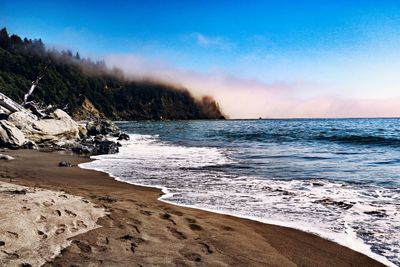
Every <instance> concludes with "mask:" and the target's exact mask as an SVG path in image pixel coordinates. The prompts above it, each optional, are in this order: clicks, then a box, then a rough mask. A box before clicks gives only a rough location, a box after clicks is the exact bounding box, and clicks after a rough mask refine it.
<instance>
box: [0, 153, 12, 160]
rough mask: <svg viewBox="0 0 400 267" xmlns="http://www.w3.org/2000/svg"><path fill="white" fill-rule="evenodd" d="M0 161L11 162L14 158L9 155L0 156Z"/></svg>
mask: <svg viewBox="0 0 400 267" xmlns="http://www.w3.org/2000/svg"><path fill="white" fill-rule="evenodd" d="M0 159H2V160H13V159H14V158H13V157H11V156H9V155H4V154H0Z"/></svg>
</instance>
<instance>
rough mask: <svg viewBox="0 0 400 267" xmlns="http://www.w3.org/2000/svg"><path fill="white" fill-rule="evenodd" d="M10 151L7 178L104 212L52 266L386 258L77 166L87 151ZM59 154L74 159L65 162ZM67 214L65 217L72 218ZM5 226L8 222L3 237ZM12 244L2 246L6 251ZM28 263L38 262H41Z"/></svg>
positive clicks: (338, 262) (343, 262)
mask: <svg viewBox="0 0 400 267" xmlns="http://www.w3.org/2000/svg"><path fill="white" fill-rule="evenodd" d="M5 154H8V155H11V156H12V157H14V158H15V160H11V161H2V162H1V164H0V182H3V184H2V185H9V184H8V183H9V182H10V179H11V183H13V184H17V185H20V186H27V187H29V188H28V189H27V190H28V191H29V190H31V188H39V190H44V191H43V192H47V193H48V194H51V192H59V194H61V193H62V194H65V195H67V196H68V197H69V198H73V197H72V196H76V197H78V198H79V199H84V200H86V201H88V203H89V204H91V203H93V205H92V206H91V209H89V210H90V211H91V212H94V210H96V209H98V210H99V211H97V213H96V214H100V213H99V212H100V211H102V212H105V213H104V214H102V215H104V216H102V217H100V215H96V216H98V217H99V218H98V219H97V217H96V216H94V217H93V218H94V219H96V220H97V226H96V225H95V224H92V225H91V228H90V229H88V231H86V232H82V233H80V232H78V233H79V234H78V235H71V236H68V237H66V238H68V246H67V247H65V248H63V249H62V250H61V252H60V254H59V255H58V256H56V257H55V258H53V259H47V261H46V263H45V266H383V265H382V264H380V263H378V262H376V261H375V260H373V259H370V258H369V257H367V256H365V255H362V254H360V253H358V252H355V251H353V250H351V249H349V248H346V247H343V246H340V245H338V244H336V243H333V242H331V241H328V240H324V239H322V238H320V237H318V236H315V235H312V234H309V233H305V232H301V231H298V230H294V229H290V228H285V227H280V226H274V225H267V224H263V223H259V222H255V221H251V220H246V219H241V218H236V217H232V216H227V215H221V214H216V213H211V212H207V211H202V210H196V209H190V208H185V207H179V206H174V205H170V204H167V203H163V202H161V201H158V200H157V199H158V197H160V195H161V194H162V193H161V191H160V190H158V189H154V188H147V187H140V186H134V185H130V184H126V183H122V182H119V181H115V180H114V179H113V178H111V177H109V176H108V175H107V174H105V173H101V172H97V171H91V170H84V169H81V168H79V167H77V165H78V164H79V163H82V162H86V161H89V160H90V159H88V158H84V157H78V156H73V155H68V154H61V153H44V152H37V151H32V150H16V151H6V153H5ZM60 161H68V162H71V163H72V164H73V165H74V166H73V167H58V163H59V162H60ZM4 183H7V184H4ZM19 190H20V189H19ZM46 190H51V191H46ZM49 201H51V200H50V199H49ZM88 203H86V204H88ZM70 204H71V202H69V203H68V205H70ZM65 205H67V204H65ZM72 208H74V209H75V210H76V209H77V210H78V211H79V210H82V209H80V208H79V207H77V206H75V207H74V205H72ZM75 210H74V211H73V212H74V213H75V214H76V213H77V212H75ZM32 212H35V209H32ZM88 212H89V211H88ZM38 215H39V214H36V213H35V214H34V215H32V218H36V217H37V216H38ZM78 216H81V215H80V214H78ZM82 216H83V217H84V215H82ZM57 219H59V218H57ZM18 220H19V219H18V218H17V216H16V217H15V221H18ZM65 220H66V221H65V222H63V224H66V225H67V224H68V223H71V222H69V221H67V219H65ZM69 220H70V219H69ZM87 222H88V223H90V222H91V220H88V221H87ZM36 224H37V223H36ZM36 224H35V223H32V225H36ZM54 224H60V222H59V221H57V222H54ZM28 230H31V231H36V229H28ZM4 231H5V230H4V225H3V224H2V225H1V226H0V237H1V238H3V236H4ZM17 234H18V237H16V238H17V239H18V238H19V236H20V235H19V233H17ZM30 241H32V240H29V238H28V240H25V241H24V242H26V243H27V244H28V243H29V242H30ZM16 242H17V241H16ZM32 242H33V241H32ZM60 242H64V243H65V241H64V240H61V241H59V243H60ZM6 245H7V244H6ZM6 248H7V247H6V246H2V247H0V253H2V254H3V255H0V259H3V258H4V257H5V253H4V251H5V250H6ZM31 248H32V251H31V253H35V251H34V249H35V248H34V247H31ZM7 253H14V252H13V251H11V250H10V251H7ZM27 253H28V254H29V251H28V252H27ZM33 255H34V254H33ZM9 260H10V259H9ZM19 263H20V261H18V259H16V260H15V262H13V261H12V260H10V261H9V262H8V264H9V265H10V266H13V265H18V264H19ZM26 263H29V264H32V265H33V266H35V264H36V263H37V262H36V261H34V260H32V262H26Z"/></svg>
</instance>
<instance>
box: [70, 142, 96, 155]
mask: <svg viewBox="0 0 400 267" xmlns="http://www.w3.org/2000/svg"><path fill="white" fill-rule="evenodd" d="M71 150H72V152H74V153H76V154H81V155H82V154H83V155H91V154H93V150H94V147H93V146H86V145H82V144H76V145H75V146H73V147H72V148H71Z"/></svg>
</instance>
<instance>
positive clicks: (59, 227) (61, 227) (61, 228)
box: [56, 224, 67, 235]
mask: <svg viewBox="0 0 400 267" xmlns="http://www.w3.org/2000/svg"><path fill="white" fill-rule="evenodd" d="M66 227H67V226H66V225H65V224H59V225H57V230H56V235H60V234H62V233H64V232H65V228H66Z"/></svg>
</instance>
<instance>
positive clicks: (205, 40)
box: [189, 32, 234, 50]
mask: <svg viewBox="0 0 400 267" xmlns="http://www.w3.org/2000/svg"><path fill="white" fill-rule="evenodd" d="M189 37H190V38H191V39H193V40H195V42H196V44H197V45H198V46H201V47H203V48H215V49H221V50H227V49H231V48H233V47H234V43H233V42H231V41H229V40H228V39H227V38H224V37H222V36H207V35H205V34H202V33H198V32H195V33H191V34H189Z"/></svg>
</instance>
